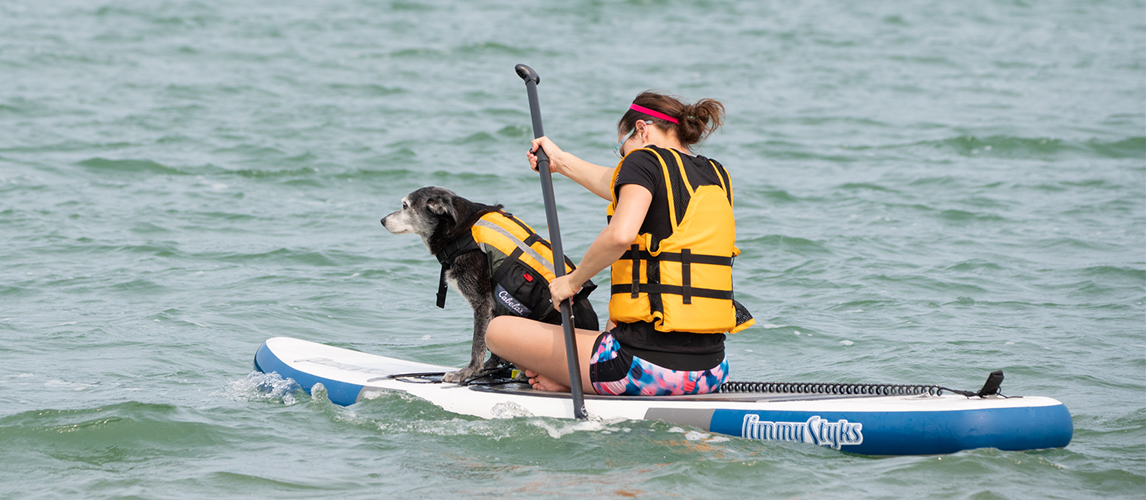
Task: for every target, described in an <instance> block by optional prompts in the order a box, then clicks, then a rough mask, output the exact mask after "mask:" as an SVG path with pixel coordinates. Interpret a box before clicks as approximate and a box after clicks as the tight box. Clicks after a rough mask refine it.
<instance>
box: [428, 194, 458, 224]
mask: <svg viewBox="0 0 1146 500" xmlns="http://www.w3.org/2000/svg"><path fill="white" fill-rule="evenodd" d="M451 201H452V200H450V199H449V198H447V197H445V196H433V197H431V198H430V199H428V200H426V209H427V210H429V211H430V213H432V214H434V215H439V216H448V217H449V218H450V219H452V220H453V221H454V222H457V220H458V211H457V209H455V208H454V204H453V203H452V202H451Z"/></svg>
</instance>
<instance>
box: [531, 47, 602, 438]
mask: <svg viewBox="0 0 1146 500" xmlns="http://www.w3.org/2000/svg"><path fill="white" fill-rule="evenodd" d="M514 70H516V71H517V76H520V77H521V79H522V80H525V91H526V93H528V94H529V114H530V116H531V117H532V118H533V137H534V138H538V137H541V136H544V135H545V132H544V131H542V129H541V105H540V104H539V103H538V102H537V84H538V83H541V77H539V76H537V72H536V71H533V68H530V67H529V66H526V65H524V64H518V65H517V66H516V67H515V68H514ZM536 154H537V171H538V172H541V196H542V198H545V220H546V222H547V223H548V224H549V243H550V244H551V245H552V246H553V274H556V275H557V277H558V278H560V277H562V276H565V252H564V250H562V248H561V229H560V228H559V227H558V225H557V202H556V201H554V200H553V174H552V173H551V172H550V171H549V155H547V154H545V149H544V148H537V153H536ZM570 303H571V301H570V300H566V301H563V302H561V304H560V307H561V327H562V328H564V329H565V359H566V361H567V362H568V363H569V388H570V390H571V391H573V416H574V417H577V418H579V419H584V418H586V414H585V395H584V393H583V392H582V390H581V365H580V364H578V361H577V342H576V340H575V338H574V335H573V322H572V321H570V313H569V310H570V309H569V305H570Z"/></svg>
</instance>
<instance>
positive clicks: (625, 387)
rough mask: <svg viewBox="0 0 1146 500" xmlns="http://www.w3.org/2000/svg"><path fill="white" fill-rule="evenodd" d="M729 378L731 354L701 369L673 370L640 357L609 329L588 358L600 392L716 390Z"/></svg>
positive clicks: (675, 393)
mask: <svg viewBox="0 0 1146 500" xmlns="http://www.w3.org/2000/svg"><path fill="white" fill-rule="evenodd" d="M727 378H728V358H724V361H721V363H720V364H719V365H717V366H715V367H713V368H710V369H708V370H699V371H684V370H670V369H668V368H664V367H661V366H657V365H654V364H652V363H650V362H648V361H645V360H643V359H641V358H638V357H636V356H634V355H632V354H631V353H629V352H628V351H627V350H625V349H623V348H622V347H621V343H620V342H617V339H615V338H613V334H612V333H610V332H605V333H602V334H601V336H599V337H597V345H596V346H595V348H594V349H593V357H592V358H590V359H589V379H590V380H591V381H592V382H593V389H595V390H596V391H597V394H612V395H629V396H636V395H642V396H680V395H684V394H708V393H710V392H714V391H716V389H717V388H719V387H720V384H722V383H724V381H725V380H726V379H727Z"/></svg>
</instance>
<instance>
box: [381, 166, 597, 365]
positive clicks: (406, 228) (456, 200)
mask: <svg viewBox="0 0 1146 500" xmlns="http://www.w3.org/2000/svg"><path fill="white" fill-rule="evenodd" d="M501 209H502V206H501V205H485V204H482V203H475V202H472V201H470V200H467V199H465V198H462V197H461V196H458V195H457V194H455V193H454V192H453V191H450V190H449V189H446V188H442V187H438V186H429V187H424V188H421V189H418V190H416V191H414V192H412V193H410V194H409V195H407V196H406V197H405V198H403V199H402V209H401V210H398V211H396V212H393V213H391V214H388V215H386V216H385V217H383V218H382V226H383V227H385V228H386V230H387V231H390V232H391V233H393V234H405V233H414V234H417V235H418V236H421V237H422V243H424V244H425V245H426V248H428V249H429V250H430V253H431V254H434V255H435V256H437V257H438V259H439V261H441V262H442V266H443V267H442V269H443V271H442V284H441V285H440V286H439V291H438V306H439V307H444V305H445V288H446V283H448V284H449V286H450V287H453V288H454V289H455V290H457V291H458V292H459V293H460V294H461V296H462V298H463V299H465V301H466V302H467V303H468V304H469V305H470V307H471V308H473V314H474V325H473V344H472V345H471V347H470V362H469V364H468V365H466V367H465V368H462V369H461V370H458V371H455V372H450V373H447V374H445V376H444V377H443V378H442V380H444V381H446V382H454V383H460V382H464V381H466V380H468V379H470V378H471V377H473V376H475V375H479V374H481V373H482V372H483V371H485V370H492V369H495V368H497V367H499V366H502V365H503V364H505V362H504V360H502V359H501V358H500V357H498V356H497V355H496V354H493V353H490V359H489V360H488V361H485V353H486V345H485V334H486V328H487V327H488V326H489V322H490V320H491V319H493V318H494V316H495V315H497V314H496V309H498V308H495V305H497V304H498V301H499V300H501V304H502V305H505V304H506V300H507V294H506V291H505V289H504V288H502V287H499V286H498V283H495V282H494V276H493V270H492V269H491V268H490V261H489V259H487V254H486V253H485V251H484V249H483V250H482V251H479V250H478V248H477V247H472V245H471V247H470V248H472V250H466V249H465V248H463V249H460V250H459V249H457V243H455V242H457V241H464V240H465V239H466V237H467V235H468V234H470V232H471V228H472V227H473V225H474V224H475V223H477V222H478V220H479V219H481V218H482V217H483V216H484V215H486V214H489V213H490V212H498V211H500V210H501ZM502 213H503V214H504V212H502ZM504 215H508V214H504ZM510 217H512V216H510ZM525 227H527V226H525ZM530 231H532V230H530ZM469 241H470V243H471V244H472V242H473V240H472V238H471V239H470V240H469ZM545 243H546V244H548V242H545ZM445 254H451V255H450V257H449V259H451V260H452V261H450V262H448V261H447V260H445V259H446V258H445V257H443V255H445ZM526 274H530V273H528V272H527V273H526ZM525 278H526V279H528V280H529V281H531V282H532V281H534V278H532V276H525ZM542 288H543V290H542ZM594 288H596V285H594V284H592V282H591V281H590V282H587V283H586V284H585V286H583V287H582V291H581V293H578V294H577V296H575V297H574V298H573V308H572V311H573V315H574V316H573V317H574V320H575V321H574V323H575V326H577V327H578V328H589V329H594V330H596V329H597V328H598V323H597V315H596V313H595V312H594V311H593V306H592V304H590V303H589V300H588V295H589V292H591V291H592V290H593V289H594ZM495 293H497V296H495ZM533 295H534V299H539V298H541V296H542V295H543V296H544V299H545V300H547V299H548V296H549V289H548V286H547V285H546V284H544V283H541V284H539V285H538V286H537V289H536V290H535V291H534V294H533ZM508 300H509V301H510V302H511V303H512V304H515V305H511V306H510V308H509V309H508V310H509V311H514V310H517V311H519V312H518V315H523V314H521V313H520V311H521V310H525V312H529V309H526V308H524V307H522V308H519V307H518V306H522V304H520V303H518V302H517V301H516V300H514V299H512V298H509V299H508ZM535 301H537V302H539V301H540V300H535ZM527 306H528V307H529V308H530V309H533V308H536V307H541V306H540V305H538V304H532V305H528V304H527ZM535 306H536V307H535ZM544 307H546V308H547V309H546V310H547V311H550V312H551V308H552V306H551V305H550V304H548V303H546V304H544ZM500 309H502V310H506V309H505V308H504V307H501V308H500ZM541 320H542V321H546V322H548V323H553V324H561V317H560V314H557V315H556V318H554V317H553V314H551V313H550V314H547V317H546V318H542V319H541Z"/></svg>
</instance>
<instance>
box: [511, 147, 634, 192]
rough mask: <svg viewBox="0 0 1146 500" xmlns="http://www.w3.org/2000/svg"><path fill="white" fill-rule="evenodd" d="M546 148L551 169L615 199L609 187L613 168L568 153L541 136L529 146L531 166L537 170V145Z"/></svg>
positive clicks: (591, 190)
mask: <svg viewBox="0 0 1146 500" xmlns="http://www.w3.org/2000/svg"><path fill="white" fill-rule="evenodd" d="M538 146H541V147H542V148H545V153H546V154H548V155H549V170H550V171H551V172H556V173H559V174H561V175H564V176H565V177H568V178H570V179H573V180H574V181H575V182H576V183H577V184H580V185H582V186H584V187H585V189H588V190H589V191H590V192H592V193H593V194H595V195H597V196H600V197H601V198H604V199H606V200H608V201H613V193H612V192H610V190H609V188H610V187H611V186H610V185H611V184H612V182H613V169H611V168H608V167H602V166H600V165H595V164H592V163H589V162H587V161H585V160H582V159H580V158H578V157H576V156H574V155H573V154H572V153H566V152H565V151H562V150H561V148H559V147H557V145H556V144H554V143H553V141H551V140H549V138H548V137H539V138H537V139H534V140H533V144H532V146H531V147H530V148H529V153H528V157H529V166H530V167H532V168H533V170H537V155H536V154H534V152H535V151H537V147H538Z"/></svg>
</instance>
